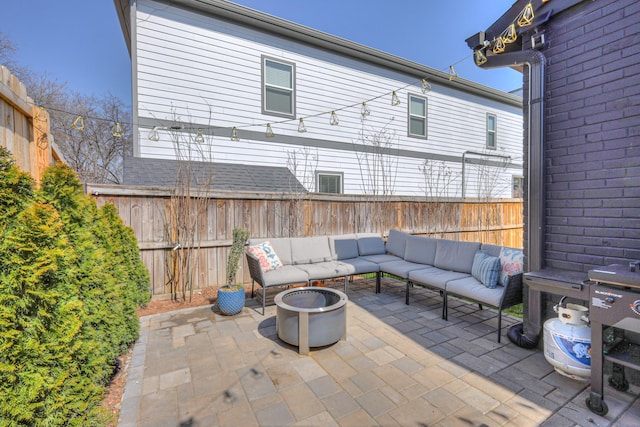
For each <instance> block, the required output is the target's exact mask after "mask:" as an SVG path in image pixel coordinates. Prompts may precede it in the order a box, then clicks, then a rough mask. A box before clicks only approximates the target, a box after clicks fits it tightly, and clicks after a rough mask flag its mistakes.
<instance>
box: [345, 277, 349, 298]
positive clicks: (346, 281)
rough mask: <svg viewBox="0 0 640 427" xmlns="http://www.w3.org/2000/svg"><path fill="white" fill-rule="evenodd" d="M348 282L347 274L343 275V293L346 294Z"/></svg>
mask: <svg viewBox="0 0 640 427" xmlns="http://www.w3.org/2000/svg"><path fill="white" fill-rule="evenodd" d="M348 283H349V276H344V294H345V295H347V284H348Z"/></svg>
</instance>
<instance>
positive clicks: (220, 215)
mask: <svg viewBox="0 0 640 427" xmlns="http://www.w3.org/2000/svg"><path fill="white" fill-rule="evenodd" d="M87 192H88V193H89V194H91V195H93V197H94V198H95V200H96V202H97V204H98V205H102V204H104V203H107V202H110V203H112V204H114V205H115V206H116V207H117V208H118V211H119V212H120V216H121V217H122V219H123V221H124V222H125V224H127V225H128V226H130V227H132V229H133V231H134V233H135V235H136V238H137V239H138V246H139V248H140V253H141V256H142V260H143V262H144V264H145V265H146V266H147V268H148V269H149V272H150V275H151V286H152V290H153V295H166V294H169V293H171V289H170V288H169V287H168V285H167V282H168V275H167V270H166V264H167V256H168V255H169V254H170V252H171V250H172V249H173V248H175V247H176V245H177V243H180V242H174V241H171V239H170V238H168V237H167V236H168V235H170V234H169V233H168V232H167V222H168V218H169V217H170V214H169V212H170V208H171V203H172V197H171V194H172V193H171V190H170V189H161V188H149V187H132V186H112V185H94V184H91V185H87ZM206 198H207V200H206V208H205V210H204V212H203V214H202V215H199V218H198V236H197V239H196V240H198V241H199V242H200V244H199V247H200V249H199V251H198V256H197V262H196V263H195V264H196V265H195V266H194V267H193V268H196V269H197V270H196V273H197V274H196V277H197V280H196V283H195V284H194V289H198V288H203V287H207V286H217V285H223V284H224V281H225V270H226V261H227V253H228V250H229V247H230V246H231V238H232V232H233V228H234V227H244V228H247V229H248V230H249V231H250V236H251V237H252V238H259V237H265V238H274V237H294V236H317V235H331V234H346V233H363V232H376V233H381V234H383V235H387V234H388V232H389V229H392V228H395V229H399V230H402V231H405V232H409V233H412V234H415V235H422V236H431V237H444V238H447V239H453V240H464V241H481V242H485V243H494V244H499V245H505V246H512V247H522V238H523V228H522V227H523V223H522V216H523V215H522V214H523V212H522V208H523V207H522V201H521V200H520V199H494V200H476V199H473V200H470V199H464V200H463V199H446V200H428V199H426V198H424V197H402V196H391V197H390V196H384V197H379V198H375V197H371V196H353V195H320V194H304V195H301V194H282V193H277V194H276V193H253V192H222V191H216V192H209V193H207V195H206ZM237 279H238V281H240V280H242V282H243V283H248V282H250V281H251V278H250V277H249V273H248V269H247V267H246V261H245V260H243V265H242V266H241V268H240V271H239V273H238V278H237Z"/></svg>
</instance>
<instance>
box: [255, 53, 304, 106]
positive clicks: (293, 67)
mask: <svg viewBox="0 0 640 427" xmlns="http://www.w3.org/2000/svg"><path fill="white" fill-rule="evenodd" d="M267 61H269V62H274V63H276V64H280V65H285V66H287V67H290V68H291V87H285V86H276V85H269V84H267ZM268 87H272V88H275V89H278V90H282V91H289V92H290V93H291V113H288V112H283V111H274V110H268V109H267V88H268ZM262 114H267V115H270V116H277V117H287V118H295V117H296V64H294V63H293V62H288V61H282V60H280V59H275V58H271V57H268V56H264V55H263V56H262Z"/></svg>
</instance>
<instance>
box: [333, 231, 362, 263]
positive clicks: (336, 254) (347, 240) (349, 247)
mask: <svg viewBox="0 0 640 427" xmlns="http://www.w3.org/2000/svg"><path fill="white" fill-rule="evenodd" d="M329 249H331V258H332V259H333V260H340V259H351V258H357V257H358V255H359V253H358V241H357V240H356V235H355V234H343V235H339V236H329Z"/></svg>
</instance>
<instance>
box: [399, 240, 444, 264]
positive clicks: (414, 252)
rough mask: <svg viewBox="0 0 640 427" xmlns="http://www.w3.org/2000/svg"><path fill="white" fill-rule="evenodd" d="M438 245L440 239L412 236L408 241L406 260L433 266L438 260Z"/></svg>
mask: <svg viewBox="0 0 640 427" xmlns="http://www.w3.org/2000/svg"><path fill="white" fill-rule="evenodd" d="M437 244H438V239H431V238H428V237H418V236H411V237H409V239H408V240H407V248H406V250H405V253H404V259H405V261H409V262H415V263H418V264H425V265H433V264H434V261H435V258H436V247H437Z"/></svg>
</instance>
